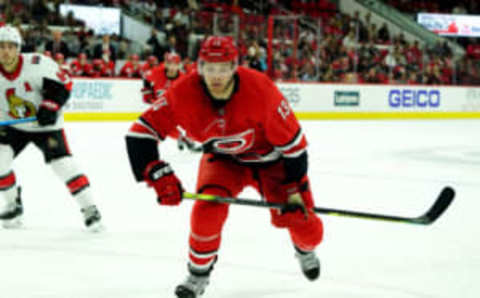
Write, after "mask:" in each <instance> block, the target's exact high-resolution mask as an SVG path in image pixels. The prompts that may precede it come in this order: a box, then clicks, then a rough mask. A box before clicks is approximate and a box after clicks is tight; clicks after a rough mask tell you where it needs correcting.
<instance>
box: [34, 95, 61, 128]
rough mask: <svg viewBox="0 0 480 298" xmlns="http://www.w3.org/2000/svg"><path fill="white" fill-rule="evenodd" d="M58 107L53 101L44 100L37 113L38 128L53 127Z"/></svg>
mask: <svg viewBox="0 0 480 298" xmlns="http://www.w3.org/2000/svg"><path fill="white" fill-rule="evenodd" d="M58 110H60V105H59V104H58V103H56V102H54V101H53V100H48V99H44V100H43V101H42V103H40V107H39V109H38V112H37V122H38V124H39V125H40V126H46V125H53V124H55V122H57V117H58Z"/></svg>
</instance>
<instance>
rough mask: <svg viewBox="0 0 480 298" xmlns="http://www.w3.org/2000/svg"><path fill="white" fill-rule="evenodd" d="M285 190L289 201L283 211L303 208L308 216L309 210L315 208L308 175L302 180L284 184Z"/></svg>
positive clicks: (306, 216)
mask: <svg viewBox="0 0 480 298" xmlns="http://www.w3.org/2000/svg"><path fill="white" fill-rule="evenodd" d="M282 189H283V191H284V192H285V193H286V194H287V196H288V201H287V204H286V205H285V207H284V208H283V209H282V213H287V212H295V211H297V210H299V209H300V210H301V211H302V212H303V214H304V215H305V218H308V210H309V209H311V208H313V199H312V193H311V191H310V189H309V182H308V177H307V176H306V175H305V176H303V177H302V179H300V181H295V182H292V183H288V184H283V185H282Z"/></svg>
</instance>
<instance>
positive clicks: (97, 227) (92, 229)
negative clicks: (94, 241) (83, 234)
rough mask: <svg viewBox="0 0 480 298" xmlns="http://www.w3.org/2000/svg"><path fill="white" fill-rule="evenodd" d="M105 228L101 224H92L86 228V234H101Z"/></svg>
mask: <svg viewBox="0 0 480 298" xmlns="http://www.w3.org/2000/svg"><path fill="white" fill-rule="evenodd" d="M105 230H106V228H105V226H104V225H103V224H102V223H101V222H99V221H98V222H94V223H92V224H91V225H90V226H88V227H87V232H89V233H101V232H103V231H105Z"/></svg>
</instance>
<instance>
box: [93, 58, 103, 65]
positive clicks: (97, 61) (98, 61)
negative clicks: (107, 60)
mask: <svg viewBox="0 0 480 298" xmlns="http://www.w3.org/2000/svg"><path fill="white" fill-rule="evenodd" d="M92 64H93V66H103V60H102V59H93V61H92Z"/></svg>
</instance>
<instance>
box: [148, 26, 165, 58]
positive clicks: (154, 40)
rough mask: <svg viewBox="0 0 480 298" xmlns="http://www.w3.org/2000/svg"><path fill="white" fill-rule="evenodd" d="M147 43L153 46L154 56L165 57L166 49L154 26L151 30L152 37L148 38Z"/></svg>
mask: <svg viewBox="0 0 480 298" xmlns="http://www.w3.org/2000/svg"><path fill="white" fill-rule="evenodd" d="M147 44H148V45H149V46H150V47H151V49H152V54H153V55H154V56H156V57H157V58H158V57H163V55H164V53H165V49H164V48H163V47H162V45H161V43H160V40H159V39H158V34H157V30H156V29H155V28H153V27H152V31H151V32H150V37H149V38H148V39H147Z"/></svg>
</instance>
